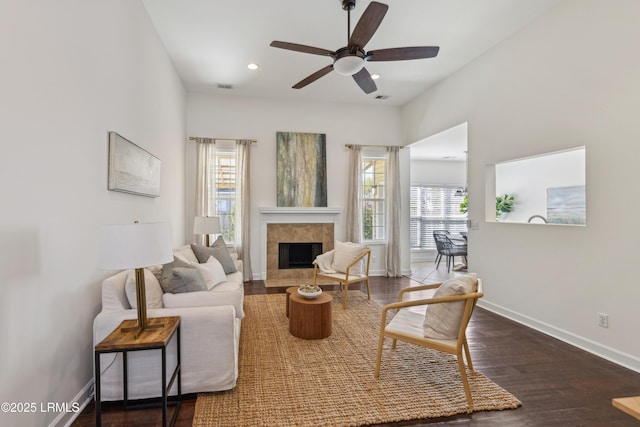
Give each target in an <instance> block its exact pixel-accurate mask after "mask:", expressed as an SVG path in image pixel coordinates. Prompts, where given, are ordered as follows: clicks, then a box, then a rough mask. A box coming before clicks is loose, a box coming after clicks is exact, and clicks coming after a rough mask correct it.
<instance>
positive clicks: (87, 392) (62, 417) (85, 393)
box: [49, 379, 93, 427]
mask: <svg viewBox="0 0 640 427" xmlns="http://www.w3.org/2000/svg"><path fill="white" fill-rule="evenodd" d="M92 400H93V379H91V381H89V382H88V383H87V385H85V386H84V387H83V388H82V390H80V392H79V393H78V394H76V395H75V397H74V398H73V400H72V401H71V402H69V408H73V407H74V406H75V405H77V406H78V410H77V411H73V412H60V413H59V414H58V416H57V417H56V418H55V419H54V420H53V421H51V423H50V424H49V427H69V426H71V424H72V423H73V422H74V421H75V419H76V418H78V415H80V414H81V413H82V411H84V409H85V408H86V407H87V405H88V404H89V403H90V402H91V401H92Z"/></svg>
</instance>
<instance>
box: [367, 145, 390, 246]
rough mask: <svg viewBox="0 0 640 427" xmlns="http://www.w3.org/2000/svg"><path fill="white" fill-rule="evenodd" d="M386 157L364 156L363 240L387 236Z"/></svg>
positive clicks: (380, 238) (382, 238)
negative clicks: (385, 205) (385, 206)
mask: <svg viewBox="0 0 640 427" xmlns="http://www.w3.org/2000/svg"><path fill="white" fill-rule="evenodd" d="M385 169H386V160H385V159H384V158H373V157H364V156H363V158H362V237H363V240H365V241H366V240H384V238H385V214H384V204H385V188H384V174H385Z"/></svg>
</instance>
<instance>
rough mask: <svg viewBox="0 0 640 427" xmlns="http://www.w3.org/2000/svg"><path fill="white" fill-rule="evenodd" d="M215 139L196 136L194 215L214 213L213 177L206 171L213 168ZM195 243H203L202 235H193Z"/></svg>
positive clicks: (210, 214)
mask: <svg viewBox="0 0 640 427" xmlns="http://www.w3.org/2000/svg"><path fill="white" fill-rule="evenodd" d="M214 156H215V140H214V139H213V138H196V216H214V215H215V206H216V204H215V191H213V188H214V179H215V177H214V176H213V175H211V174H209V173H207V171H209V170H211V168H213V164H214V163H213V162H214ZM193 237H194V239H195V243H197V244H200V245H204V243H205V236H204V235H194V236H193Z"/></svg>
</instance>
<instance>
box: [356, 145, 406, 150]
mask: <svg viewBox="0 0 640 427" xmlns="http://www.w3.org/2000/svg"><path fill="white" fill-rule="evenodd" d="M354 145H358V144H344V146H345V147H347V148H352V147H353V146H354ZM360 146H361V147H377V148H387V147H388V146H387V145H366V144H361V145H360ZM397 147H399V148H400V149H403V148H406V147H405V146H404V145H397Z"/></svg>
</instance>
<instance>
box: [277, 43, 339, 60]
mask: <svg viewBox="0 0 640 427" xmlns="http://www.w3.org/2000/svg"><path fill="white" fill-rule="evenodd" d="M269 46H272V47H278V48H280V49H287V50H294V51H296V52H302V53H311V54H313V55H322V56H333V55H335V52H332V51H330V50H327V49H322V48H319V47H313V46H306V45H303V44H297V43H288V42H280V41H277V40H276V41H272V42H271V44H270V45H269Z"/></svg>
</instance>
